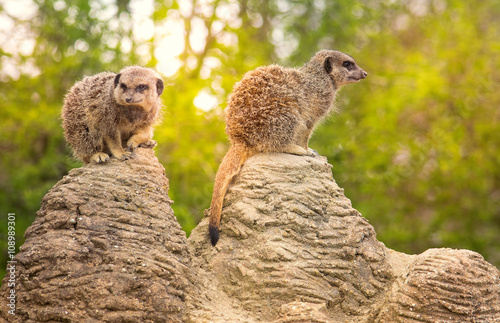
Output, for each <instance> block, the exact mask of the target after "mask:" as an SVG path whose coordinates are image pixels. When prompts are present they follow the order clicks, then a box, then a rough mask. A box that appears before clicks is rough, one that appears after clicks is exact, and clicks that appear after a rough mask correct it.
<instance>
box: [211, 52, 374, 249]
mask: <svg viewBox="0 0 500 323" xmlns="http://www.w3.org/2000/svg"><path fill="white" fill-rule="evenodd" d="M366 76H367V73H366V72H365V71H363V70H362V69H361V68H360V67H358V66H357V65H356V62H355V61H354V59H353V58H352V57H350V56H348V55H346V54H344V53H342V52H339V51H335V50H322V51H320V52H318V53H316V55H315V56H314V57H313V58H312V59H311V60H310V61H309V62H307V63H306V64H305V65H304V66H303V67H301V68H299V69H293V68H284V67H281V66H278V65H270V66H265V67H259V68H257V69H255V70H253V71H251V72H248V73H247V74H245V76H243V79H242V80H241V81H240V82H238V83H237V84H236V85H235V86H234V89H233V92H232V94H231V95H230V97H229V99H228V106H227V109H226V133H227V134H228V136H229V140H230V142H231V147H230V149H229V151H228V153H227V154H226V156H225V157H224V159H223V160H222V163H221V165H220V167H219V170H218V172H217V175H216V178H215V184H214V191H213V196H212V203H211V205H210V211H209V212H210V222H209V231H210V238H211V243H212V245H215V244H216V243H217V241H218V239H219V230H220V217H221V212H222V204H223V201H224V196H225V194H226V191H227V188H228V186H229V184H230V182H231V180H232V179H233V178H234V176H236V175H237V174H238V173H239V171H240V168H241V166H242V165H243V163H244V162H245V160H247V159H248V158H249V157H250V156H251V155H253V154H256V153H259V152H280V153H290V154H296V155H315V152H314V151H312V150H310V149H309V148H308V146H307V144H308V141H309V137H310V136H311V133H312V131H313V130H314V127H315V126H316V125H317V124H318V123H319V122H320V121H321V120H322V119H323V118H324V117H325V116H327V115H328V113H329V112H330V110H331V109H332V107H333V101H334V98H335V94H336V92H337V90H338V89H339V88H340V87H341V86H343V85H345V84H348V83H354V82H358V81H359V80H361V79H364V78H365V77H366Z"/></svg>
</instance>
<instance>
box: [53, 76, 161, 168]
mask: <svg viewBox="0 0 500 323" xmlns="http://www.w3.org/2000/svg"><path fill="white" fill-rule="evenodd" d="M162 92H163V81H162V80H161V78H160V77H159V76H158V74H157V73H156V72H155V71H153V70H152V69H149V68H144V67H139V66H130V67H126V68H124V69H123V70H121V71H120V73H118V74H115V73H110V72H103V73H99V74H96V75H94V76H89V77H85V78H84V79H83V80H81V81H79V82H77V83H76V84H75V85H73V87H72V88H71V89H70V90H69V91H68V94H67V95H66V97H65V99H64V106H63V109H62V120H63V122H62V126H63V129H64V137H65V138H66V141H67V142H68V143H69V144H70V145H71V147H72V148H73V154H74V156H75V157H76V158H78V159H80V160H82V161H83V162H84V163H90V162H96V163H102V162H105V161H107V160H108V159H109V155H112V156H113V157H115V158H118V159H121V160H125V159H129V158H131V157H132V156H133V152H134V150H135V149H136V148H137V147H144V148H153V147H155V146H156V141H154V140H153V139H152V138H153V126H154V125H155V123H156V121H157V119H158V117H159V114H160V112H161V106H162V103H161V99H160V95H161V93H162ZM124 145H125V147H126V148H127V151H125V150H124V148H123V147H124Z"/></svg>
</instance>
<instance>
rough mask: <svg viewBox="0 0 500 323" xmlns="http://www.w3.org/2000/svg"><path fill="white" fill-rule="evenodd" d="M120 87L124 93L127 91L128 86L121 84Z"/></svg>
mask: <svg viewBox="0 0 500 323" xmlns="http://www.w3.org/2000/svg"><path fill="white" fill-rule="evenodd" d="M120 87H121V89H122V90H123V91H125V90H126V89H127V85H126V84H125V83H122V84H120Z"/></svg>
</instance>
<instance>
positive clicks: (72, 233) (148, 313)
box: [0, 149, 191, 322]
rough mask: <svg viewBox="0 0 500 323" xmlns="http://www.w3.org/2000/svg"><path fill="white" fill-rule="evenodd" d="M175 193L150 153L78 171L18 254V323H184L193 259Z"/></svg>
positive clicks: (56, 191) (56, 193)
mask: <svg viewBox="0 0 500 323" xmlns="http://www.w3.org/2000/svg"><path fill="white" fill-rule="evenodd" d="M167 193H168V180H167V178H166V177H165V176H164V169H163V167H162V166H161V165H160V164H159V163H158V161H157V159H156V158H155V157H154V153H153V151H152V150H150V149H148V150H146V149H138V151H137V156H136V158H135V159H132V160H128V161H125V162H123V161H118V160H116V159H112V160H111V161H110V162H108V163H106V164H90V165H88V166H85V167H82V168H78V169H73V170H72V171H70V173H69V174H68V175H67V176H65V177H64V178H63V179H62V180H61V181H59V183H57V184H56V185H55V186H54V187H53V188H52V189H51V190H50V191H49V192H48V193H47V195H46V196H45V197H44V198H43V200H42V206H41V209H40V211H38V213H37V217H36V219H35V221H34V223H33V224H32V225H31V226H30V227H29V228H28V230H27V231H26V233H25V237H26V241H25V243H24V244H23V246H22V247H21V248H20V252H19V253H18V254H17V255H16V257H15V260H17V268H16V274H17V279H16V280H17V283H18V285H17V293H16V297H17V308H16V316H15V320H16V321H18V322H40V321H65V322H84V321H85V322H161V321H168V322H176V321H177V322H180V321H182V316H183V315H184V313H185V308H186V305H185V299H186V293H187V290H188V289H189V286H190V284H191V283H190V280H189V279H190V278H189V277H190V271H189V270H190V269H189V267H188V265H189V254H188V250H187V245H186V235H185V233H184V232H183V231H182V230H181V227H180V225H179V224H178V222H177V221H176V219H175V217H174V214H173V210H172V208H171V207H170V204H171V203H172V201H171V200H170V199H169V197H168V194H167ZM6 285H7V284H4V285H3V287H2V295H5V288H6V287H7V286H6ZM5 305H6V304H5V302H0V311H1V312H2V316H3V317H4V318H7V319H13V318H14V317H13V316H10V315H9V314H7V313H6V311H7V310H8V308H6V307H5Z"/></svg>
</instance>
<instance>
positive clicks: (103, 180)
mask: <svg viewBox="0 0 500 323" xmlns="http://www.w3.org/2000/svg"><path fill="white" fill-rule="evenodd" d="M167 193H168V180H167V179H166V178H165V176H164V169H163V167H162V166H161V165H160V164H159V163H158V161H157V160H156V158H155V157H154V155H153V152H152V150H146V149H139V150H138V151H137V157H136V158H135V159H132V160H129V161H125V162H123V161H117V160H112V161H111V162H110V163H107V164H104V165H95V164H92V165H88V166H85V167H82V168H79V169H75V170H72V171H71V172H70V174H69V175H68V176H66V177H64V178H63V179H62V180H61V181H60V182H59V183H58V184H56V185H55V186H54V188H53V189H52V190H51V191H49V193H48V194H47V195H46V196H45V197H44V199H43V201H42V208H41V209H40V211H39V212H38V214H37V218H36V220H35V222H34V223H33V224H32V226H31V227H30V228H29V229H28V230H27V232H26V242H25V244H24V245H23V246H22V248H21V250H20V252H19V253H18V254H17V255H16V257H15V260H17V261H18V268H17V272H16V274H17V275H18V277H17V282H18V285H17V294H16V295H17V307H16V319H17V320H18V321H19V322H39V321H48V322H50V321H67V322H176V321H183V322H332V323H334V322H408V323H409V322H412V323H413V322H488V323H490V322H500V280H499V279H500V278H499V277H500V273H499V271H498V270H497V269H496V268H495V267H493V266H492V265H490V264H489V263H487V262H486V261H485V260H484V259H483V258H482V257H481V255H479V254H477V253H475V252H472V251H468V250H452V249H431V250H428V251H426V252H424V253H422V254H421V255H405V254H402V253H398V252H395V251H393V250H390V249H388V248H386V247H385V246H384V244H383V243H381V242H379V241H377V239H376V234H375V231H374V229H373V227H372V226H371V225H370V224H369V223H368V221H367V220H366V219H365V218H363V217H362V216H361V214H360V213H359V212H358V211H356V210H355V209H354V208H352V205H351V202H350V200H349V199H347V198H346V197H345V195H344V193H343V190H342V189H341V188H339V187H338V185H337V184H336V183H335V181H334V180H333V178H332V172H331V165H329V164H328V163H327V162H326V159H324V158H323V157H316V158H312V157H303V156H295V155H287V154H259V155H255V156H253V157H251V158H250V159H249V160H248V161H247V162H246V163H245V164H244V166H243V168H242V171H241V173H240V175H239V176H238V177H237V178H236V179H235V181H234V182H233V184H232V186H231V187H230V189H229V191H228V193H227V195H226V198H225V205H224V211H223V213H222V226H221V229H222V231H221V236H220V240H219V243H218V244H217V246H216V247H212V246H211V244H210V241H209V237H208V232H207V231H208V229H207V227H208V219H204V220H203V221H202V222H201V223H200V224H199V226H198V227H197V228H195V229H194V230H193V231H192V233H191V235H190V237H189V239H187V240H186V238H185V234H184V233H183V232H182V231H181V229H180V226H179V224H178V223H177V221H176V220H175V217H174V216H173V211H172V209H171V207H170V204H171V203H172V201H171V200H170V199H169V198H168V195H167ZM6 285H7V284H5V279H4V285H3V286H2V289H1V293H2V295H6V289H7V287H6ZM7 311H8V308H7V307H6V302H0V312H1V316H2V317H3V318H4V319H8V320H12V318H13V317H12V316H9V314H8V313H7Z"/></svg>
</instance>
